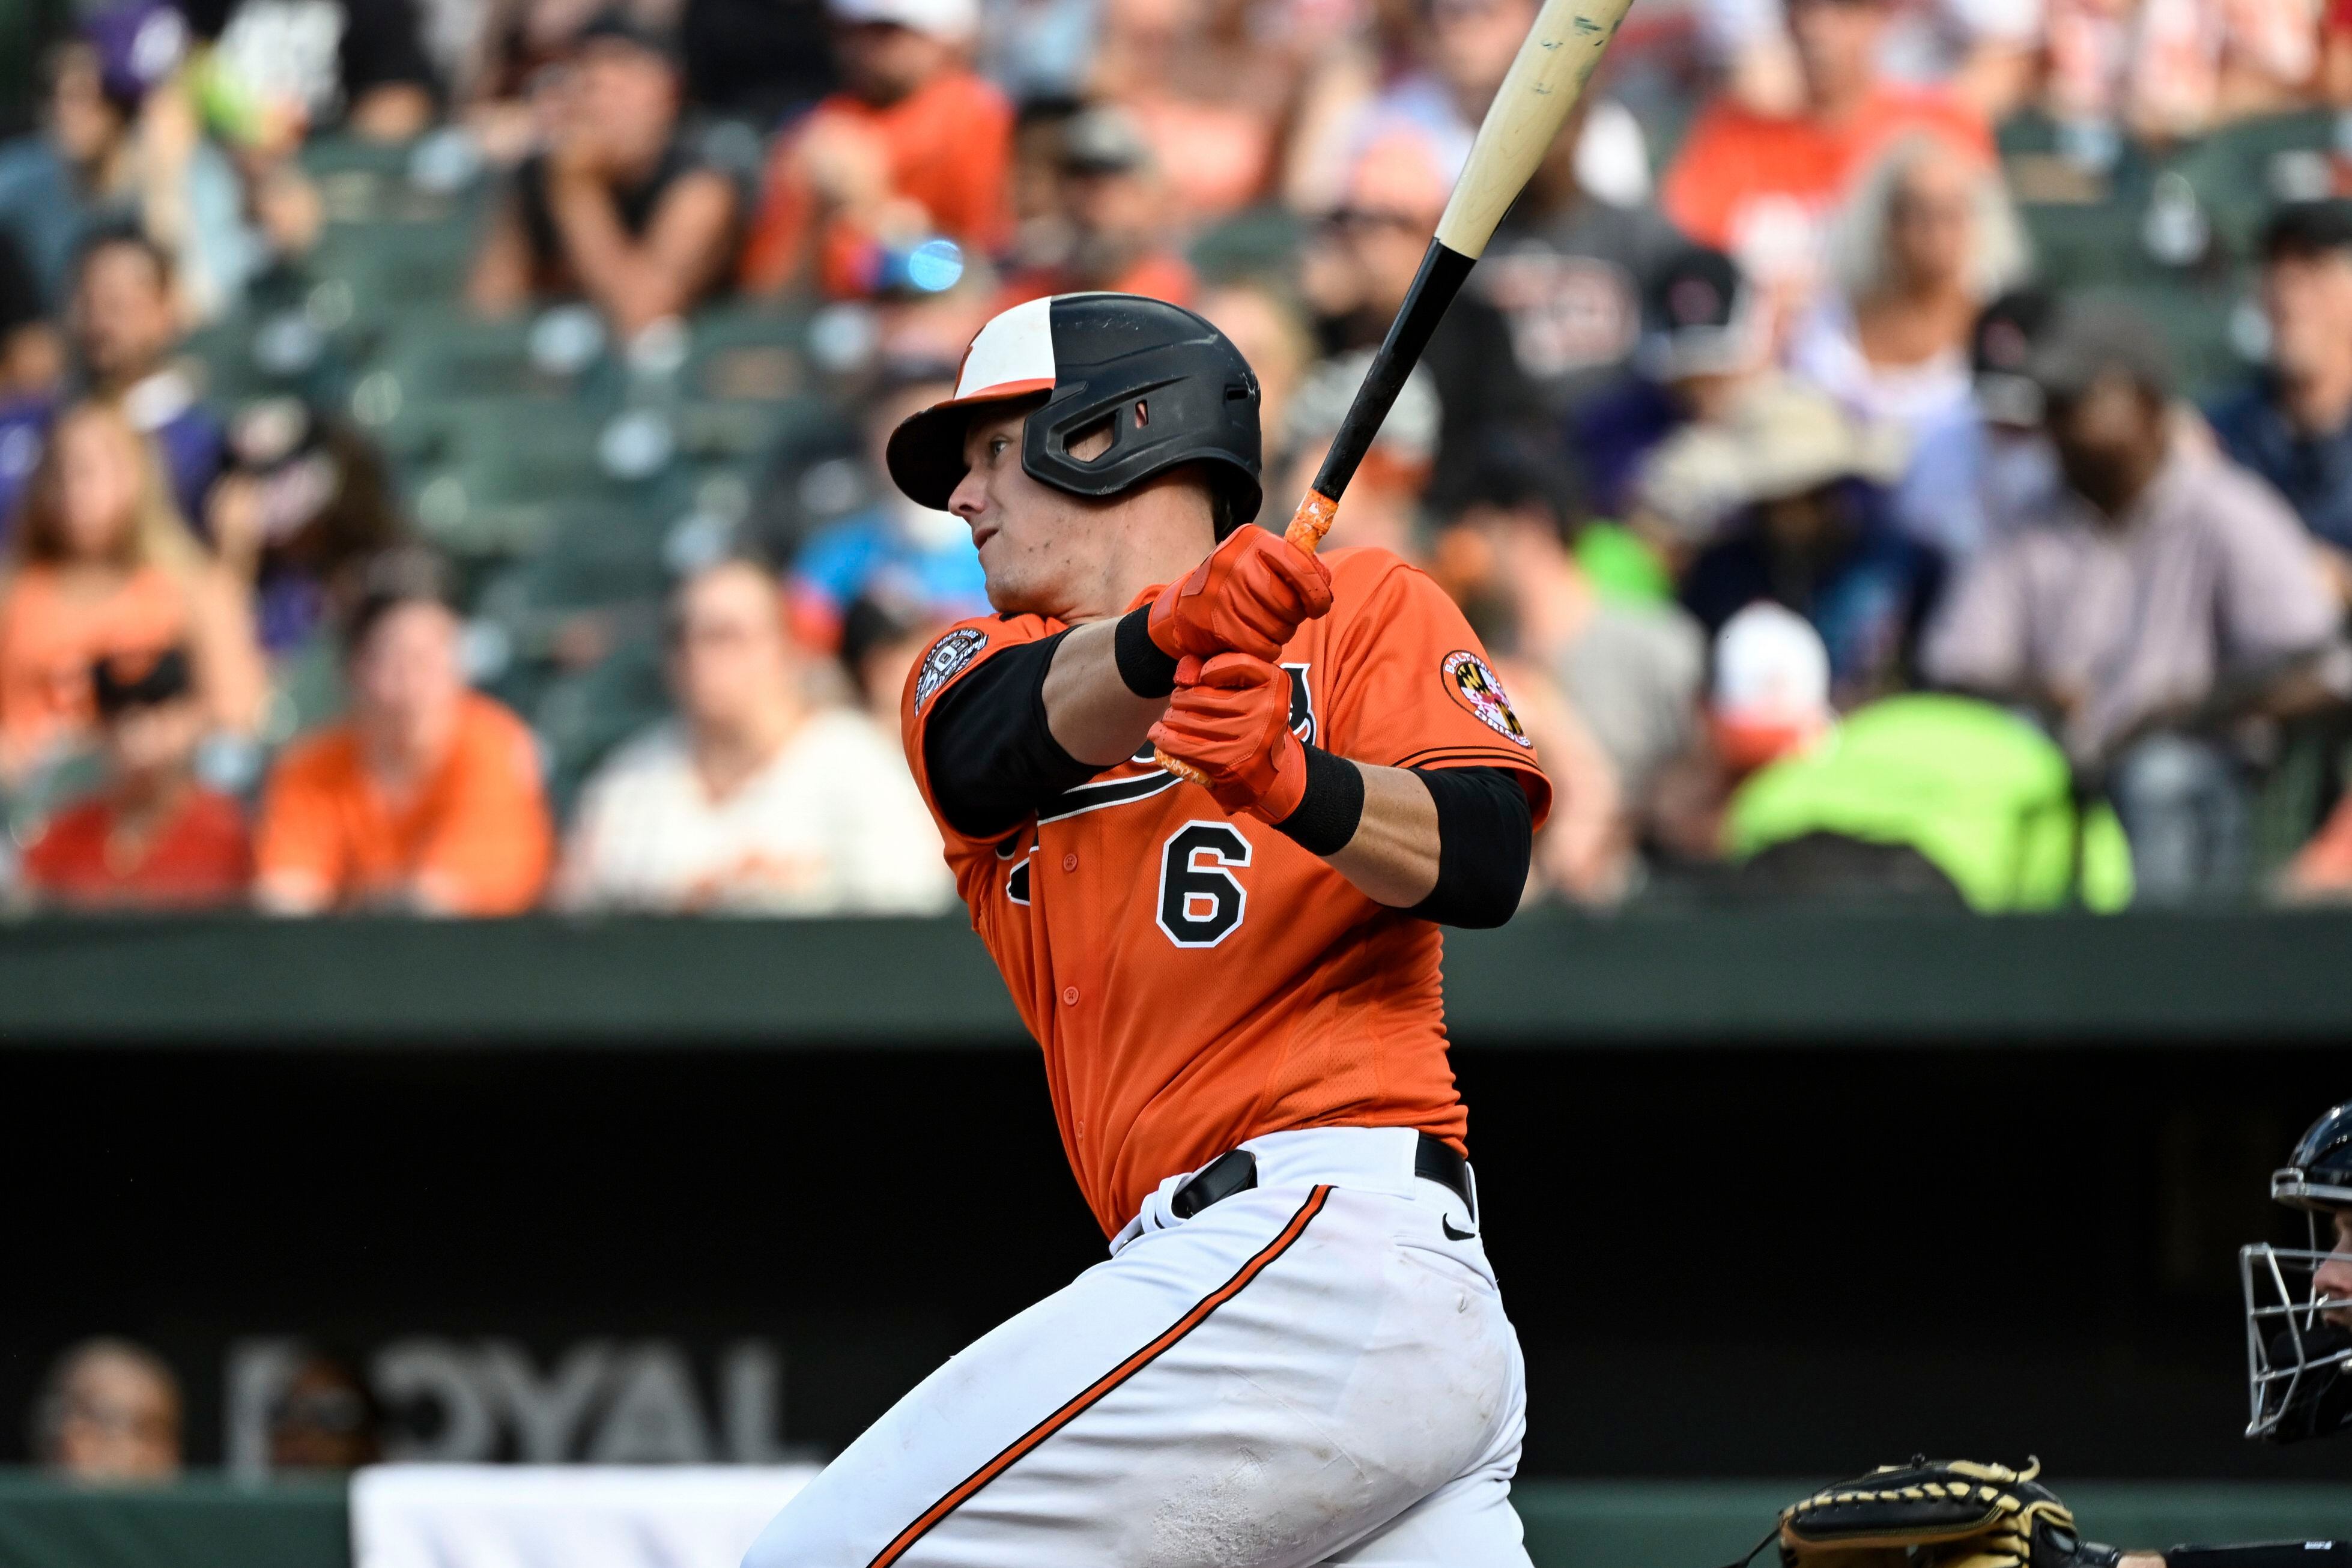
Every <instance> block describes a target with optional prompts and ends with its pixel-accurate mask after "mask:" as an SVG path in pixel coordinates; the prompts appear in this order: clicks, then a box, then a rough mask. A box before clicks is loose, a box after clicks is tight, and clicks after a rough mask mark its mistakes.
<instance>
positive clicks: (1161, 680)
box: [1111, 604, 1176, 697]
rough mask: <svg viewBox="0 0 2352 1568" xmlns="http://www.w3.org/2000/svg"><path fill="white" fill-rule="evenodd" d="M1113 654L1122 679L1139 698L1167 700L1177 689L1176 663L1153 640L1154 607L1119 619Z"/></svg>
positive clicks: (1112, 642) (1147, 607) (1142, 608)
mask: <svg viewBox="0 0 2352 1568" xmlns="http://www.w3.org/2000/svg"><path fill="white" fill-rule="evenodd" d="M1111 654H1112V656H1113V657H1115V658H1116V659H1118V678H1119V679H1120V680H1122V681H1124V682H1126V683H1127V689H1128V690H1129V691H1131V692H1133V693H1134V694H1135V695H1137V696H1139V697H1164V696H1166V695H1168V694H1169V693H1171V692H1172V691H1174V690H1175V689H1176V661H1175V660H1174V659H1173V658H1171V657H1170V656H1169V655H1168V654H1166V653H1161V652H1160V644H1159V643H1155V642H1153V641H1152V640H1151V606H1150V605H1149V604H1145V605H1141V606H1139V607H1138V608H1136V609H1134V610H1130V611H1129V612H1127V613H1126V614H1124V615H1122V616H1120V617H1119V618H1118V632H1117V634H1116V635H1114V636H1113V637H1112V639H1111Z"/></svg>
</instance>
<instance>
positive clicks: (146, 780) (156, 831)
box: [24, 648, 253, 910]
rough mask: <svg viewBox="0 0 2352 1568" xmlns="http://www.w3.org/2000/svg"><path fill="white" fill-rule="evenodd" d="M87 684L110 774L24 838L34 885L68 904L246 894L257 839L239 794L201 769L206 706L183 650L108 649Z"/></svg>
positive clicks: (223, 900) (127, 905) (151, 905)
mask: <svg viewBox="0 0 2352 1568" xmlns="http://www.w3.org/2000/svg"><path fill="white" fill-rule="evenodd" d="M90 684H91V687H92V690H93V691H94V692H95V694H96V699H97V705H98V722H99V728H100V734H101V737H102V740H101V749H102V751H103V753H104V756H105V758H106V779H105V781H104V783H102V784H101V785H100V787H99V789H97V791H96V792H95V793H93V794H90V795H89V796H87V797H85V798H84V799H82V800H78V801H76V802H74V803H73V804H71V805H69V806H68V807H67V808H66V809H65V810H62V811H60V812H58V814H57V815H56V816H54V817H52V818H50V819H49V821H47V824H46V825H44V826H43V828H42V829H41V831H40V836H39V837H38V838H37V839H35V840H34V841H33V842H32V843H31V844H30V845H29V846H28V847H27V848H26V851H25V860H24V878H25V885H26V889H27V890H28V891H29V892H30V893H31V894H33V896H34V897H35V898H36V899H37V901H39V902H40V903H42V904H51V905H56V906H59V907H63V908H68V909H147V910H167V909H168V910H184V909H204V908H218V907H222V906H225V905H227V904H239V903H242V902H243V901H244V899H245V896H246V890H247V884H248V883H250V882H251V881H252V878H253V847H252V844H251V842H250V841H249V840H248V839H247V833H246V826H245V813H244V811H243V810H241V809H240V808H239V807H238V805H237V803H236V800H233V799H232V798H230V797H229V796H226V795H224V794H222V793H220V792H219V791H218V790H215V789H206V788H205V786H203V785H202V784H200V783H198V782H197V780H196V776H195V757H196V744H197V742H198V741H200V740H201V739H202V738H203V737H204V733H205V710H204V707H203V706H202V705H201V704H199V703H198V702H197V701H196V697H195V686H194V681H193V680H192V678H191V677H190V675H189V670H188V656H187V654H186V653H185V652H184V651H183V650H181V649H178V648H169V649H166V650H164V652H163V653H162V654H161V655H159V656H155V657H152V658H149V657H141V658H124V657H117V658H112V659H102V660H100V662H99V664H98V665H97V667H96V668H95V669H94V670H93V672H92V674H91V682H90Z"/></svg>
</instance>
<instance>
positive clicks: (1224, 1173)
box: [1168, 1149, 1257, 1219]
mask: <svg viewBox="0 0 2352 1568" xmlns="http://www.w3.org/2000/svg"><path fill="white" fill-rule="evenodd" d="M1254 1186H1257V1156H1256V1155H1254V1154H1251V1153H1250V1152H1249V1151H1248V1150H1247V1149H1227V1150H1226V1151H1225V1152H1224V1153H1223V1154H1222V1155H1218V1156H1217V1157H1216V1158H1215V1159H1213V1160H1211V1161H1210V1162H1209V1163H1208V1164H1207V1165H1205V1166H1202V1167H1201V1168H1200V1169H1199V1170H1197V1171H1195V1172H1194V1173H1192V1176H1191V1177H1189V1178H1188V1179H1187V1180H1186V1181H1185V1183H1184V1185H1183V1186H1180V1187H1178V1188H1177V1189H1176V1191H1175V1194H1174V1195H1173V1196H1172V1197H1170V1198H1169V1200H1168V1212H1169V1213H1171V1214H1172V1215H1174V1216H1175V1217H1176V1218H1179V1219H1190V1218H1192V1217H1193V1216H1194V1215H1196V1214H1198V1213H1200V1212H1201V1211H1202V1209H1204V1208H1206V1207H1209V1206H1210V1205H1211V1204H1213V1203H1223V1201H1224V1200H1225V1199H1227V1198H1229V1197H1233V1196H1234V1194H1235V1193H1237V1192H1247V1191H1249V1190H1250V1188H1252V1187H1254Z"/></svg>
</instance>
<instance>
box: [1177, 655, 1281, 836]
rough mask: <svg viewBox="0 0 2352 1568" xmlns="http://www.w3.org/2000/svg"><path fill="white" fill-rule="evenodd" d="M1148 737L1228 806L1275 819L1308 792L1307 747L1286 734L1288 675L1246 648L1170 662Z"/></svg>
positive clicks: (1228, 808) (1221, 802)
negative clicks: (1167, 687)
mask: <svg viewBox="0 0 2352 1568" xmlns="http://www.w3.org/2000/svg"><path fill="white" fill-rule="evenodd" d="M1151 743H1152V744H1153V745H1154V746H1157V747H1160V750H1162V751H1164V752H1166V753H1167V754H1168V755H1169V756H1171V757H1172V758H1176V759H1177V760H1178V761H1179V762H1189V763H1191V764H1192V766H1193V767H1195V768H1199V769H1200V770H1201V772H1202V775H1203V776H1204V777H1205V778H1206V779H1208V781H1209V793H1210V794H1212V795H1213V796H1215V797H1216V800H1217V804H1218V805H1220V806H1222V807H1223V808H1224V809H1225V810H1228V811H1247V812H1250V813H1251V814H1252V815H1254V816H1256V817H1260V818H1262V819H1264V820H1265V821H1269V822H1279V821H1282V820H1283V819H1284V818H1286V817H1287V816H1289V815H1290V814H1291V813H1292V812H1293V811H1296V810H1298V802H1299V800H1301V799H1302V798H1303V797H1304V796H1305V795H1306V793H1307V748H1306V747H1303V746H1301V745H1299V743H1298V737H1297V736H1295V735H1293V734H1292V733H1291V732H1290V674H1289V672H1288V671H1286V670H1283V669H1281V668H1279V667H1278V666H1276V665H1274V664H1267V663H1266V662H1265V660H1264V659H1255V658H1252V657H1251V656H1250V655H1249V654H1247V653H1219V654H1218V655H1217V656H1216V657H1215V658H1213V659H1210V660H1208V661H1207V662H1206V663H1203V662H1202V661H1201V660H1200V659H1197V658H1193V657H1189V656H1188V657H1187V658H1185V659H1184V661H1183V662H1182V663H1181V664H1178V665H1177V666H1176V695H1174V696H1172V697H1171V698H1170V699H1169V701H1168V711H1167V712H1166V713H1165V714H1163V715H1161V716H1160V722H1159V723H1158V724H1155V725H1153V726H1152V727H1151Z"/></svg>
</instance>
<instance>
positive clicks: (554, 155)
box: [467, 11, 741, 340]
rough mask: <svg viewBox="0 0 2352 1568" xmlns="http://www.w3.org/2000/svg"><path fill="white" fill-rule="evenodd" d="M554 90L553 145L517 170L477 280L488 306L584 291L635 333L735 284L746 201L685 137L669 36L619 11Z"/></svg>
mask: <svg viewBox="0 0 2352 1568" xmlns="http://www.w3.org/2000/svg"><path fill="white" fill-rule="evenodd" d="M569 64H570V68H569V69H568V70H567V71H565V72H562V73H561V74H559V75H557V76H556V77H555V78H554V80H553V84H552V85H551V87H550V88H549V89H547V101H546V104H545V108H546V110H547V111H548V115H547V119H548V125H547V137H546V145H545V147H544V148H543V150H542V151H541V152H536V153H534V154H532V155H531V156H530V158H528V159H526V160H525V161H524V162H523V164H522V166H521V167H520V169H518V170H516V171H515V176H514V183H513V185H512V188H511V189H510V190H509V193H508V194H507V197H506V200H505V202H504V204H502V205H501V206H500V207H499V213H498V215H497V217H496V218H495V220H493V222H492V224H491V226H490V232H489V235H488V239H487V240H486V241H485V242H484V244H483V246H482V252H481V255H480V256H478V257H477V258H476V260H475V263H474V276H473V278H472V281H471V282H470V283H469V284H468V286H467V292H468V294H469V295H470V297H471V298H472V299H473V302H474V307H475V308H477V309H478V310H482V311H485V312H487V313H489V314H493V315H496V314H503V313H505V312H508V311H511V310H517V309H520V308H522V307H523V306H524V305H526V304H528V303H529V302H530V300H531V299H532V298H538V297H544V296H551V295H556V296H560V295H568V294H576V295H580V296H583V297H585V298H587V299H588V300H589V301H590V302H592V303H593V304H594V305H595V306H596V307H597V308H599V309H600V310H602V311H604V315H605V318H606V319H608V320H610V321H611V322H612V324H613V329H614V332H616V333H617V334H619V336H620V337H621V338H622V339H624V340H626V339H630V338H634V337H635V336H636V334H637V333H638V332H640V331H641V330H643V329H645V328H646V327H648V326H651V325H652V324H653V323H654V322H656V321H658V320H661V319H663V318H665V317H669V316H676V315H678V314H680V313H681V312H683V311H685V310H686V309H688V308H689V307H691V306H692V305H694V304H695V303H696V302H697V301H698V300H699V299H701V298H703V297H704V296H705V295H707V294H709V293H710V292H711V291H712V289H714V288H715V287H718V285H719V283H720V282H721V281H722V280H723V278H724V277H725V274H726V271H727V263H728V258H729V256H730V253H731V252H732V250H733V246H734V237H735V234H736V225H737V224H738V222H739V214H740V206H741V204H740V200H739V198H738V196H737V193H736V189H735V183H734V181H732V180H731V179H730V178H729V177H728V176H727V175H726V174H725V173H723V172H720V171H719V169H717V168H715V167H714V166H712V165H711V164H710V163H709V162H707V161H706V160H705V159H704V158H703V157H702V155H701V154H700V152H698V150H697V149H696V148H695V146H694V145H693V143H692V142H691V141H690V140H689V139H688V138H687V137H685V136H682V135H681V134H679V131H678V108H679V93H680V90H681V89H680V83H679V77H678V67H677V56H676V54H675V52H674V47H673V46H672V45H671V43H670V41H669V40H668V39H667V37H664V36H662V35H661V34H658V33H655V32H652V31H649V30H647V29H646V28H644V27H641V26H638V25H637V24H636V23H635V22H634V21H632V20H630V19H629V17H628V16H626V14H625V13H623V12H620V11H611V12H607V13H605V14H604V16H600V17H599V18H598V19H597V20H596V21H595V22H593V23H592V24H591V25H590V26H588V27H587V28H586V29H585V30H583V32H582V33H581V35H580V36H579V38H578V40H577V41H576V42H575V43H574V44H573V46H572V55H571V59H570V62H569Z"/></svg>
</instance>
